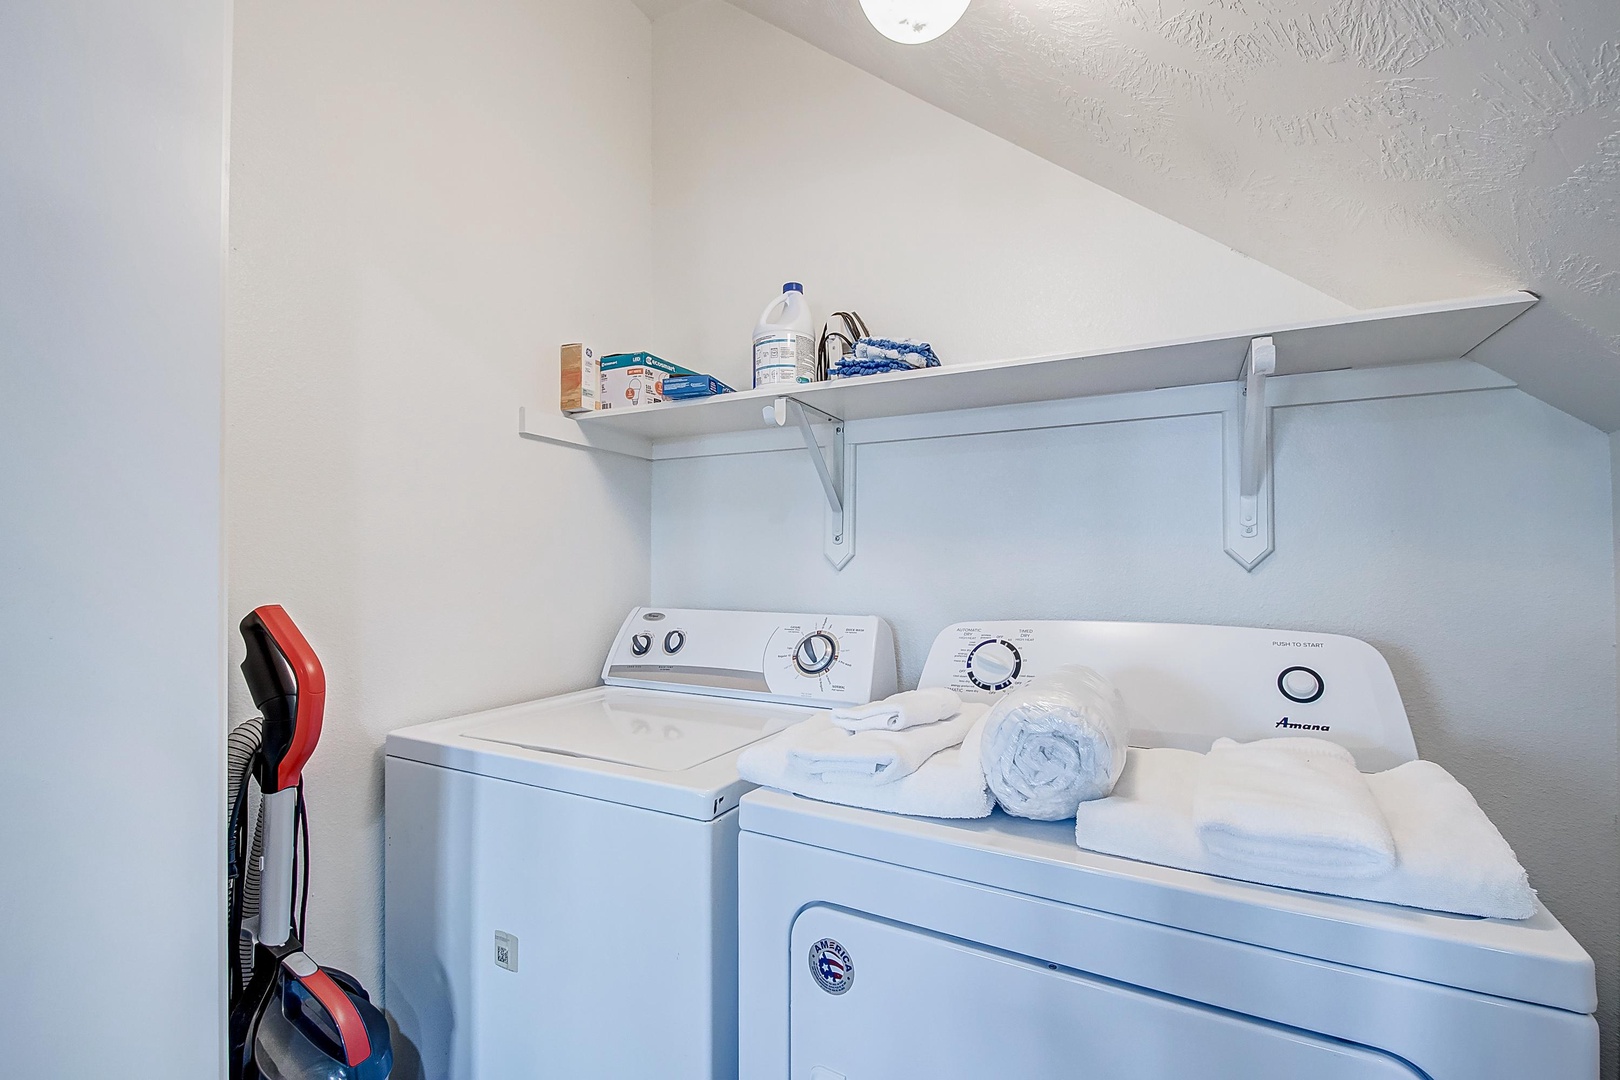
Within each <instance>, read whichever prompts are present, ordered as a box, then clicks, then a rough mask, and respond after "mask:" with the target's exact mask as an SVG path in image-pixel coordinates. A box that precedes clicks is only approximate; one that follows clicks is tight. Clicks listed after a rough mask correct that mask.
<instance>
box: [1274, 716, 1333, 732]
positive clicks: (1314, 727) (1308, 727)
mask: <svg viewBox="0 0 1620 1080" xmlns="http://www.w3.org/2000/svg"><path fill="white" fill-rule="evenodd" d="M1277 726H1278V727H1280V728H1287V729H1288V730H1289V731H1332V730H1333V725H1331V724H1296V723H1294V722H1293V721H1292V720H1290V719H1288V717H1286V716H1285V717H1283V718H1282V719H1281V720H1279V721H1277Z"/></svg>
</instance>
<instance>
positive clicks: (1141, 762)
mask: <svg viewBox="0 0 1620 1080" xmlns="http://www.w3.org/2000/svg"><path fill="white" fill-rule="evenodd" d="M1203 758H1204V755H1202V754H1196V753H1193V752H1192V751H1190V750H1136V751H1133V752H1132V753H1131V758H1130V761H1128V762H1127V763H1126V765H1125V772H1124V774H1123V775H1121V776H1120V778H1119V783H1118V784H1117V785H1116V786H1115V788H1114V794H1113V795H1112V797H1110V798H1107V799H1098V800H1096V801H1094V802H1088V803H1084V804H1082V805H1081V806H1080V808H1079V810H1078V812H1077V813H1076V816H1075V838H1076V840H1078V842H1079V844H1080V846H1081V847H1083V848H1085V849H1086V850H1088V851H1097V852H1101V853H1102V854H1105V855H1119V856H1122V857H1124V858H1127V859H1136V860H1138V861H1140V862H1149V863H1156V864H1158V865H1160V866H1173V867H1179V868H1180V869H1183V870H1195V871H1198V872H1200V873H1205V874H1213V875H1216V876H1218V877H1228V878H1235V879H1237V880H1239V881H1254V882H1259V883H1261V884H1263V885H1278V886H1281V887H1283V888H1289V889H1300V890H1303V891H1305V892H1315V893H1327V894H1329V895H1332V896H1348V897H1353V898H1356V899H1361V900H1377V901H1381V902H1383V903H1386V904H1401V905H1403V906H1406V907H1416V908H1426V909H1428V910H1430V911H1449V912H1456V913H1458V914H1461V915H1479V916H1483V917H1485V918H1488V919H1528V918H1529V917H1530V916H1531V915H1533V914H1535V910H1536V894H1535V891H1534V890H1533V889H1531V888H1530V882H1529V879H1528V878H1527V877H1526V876H1525V872H1524V868H1523V867H1521V866H1520V865H1519V862H1518V860H1517V859H1516V858H1514V856H1513V849H1512V848H1510V847H1509V846H1508V843H1507V841H1506V840H1504V839H1503V838H1502V834H1501V833H1499V832H1497V831H1496V826H1494V825H1492V824H1491V821H1490V819H1489V818H1488V817H1486V816H1485V812H1484V811H1483V810H1481V809H1480V808H1479V804H1478V803H1476V802H1475V801H1474V797H1473V796H1472V795H1470V794H1469V793H1468V789H1467V788H1465V787H1463V786H1462V785H1461V784H1459V783H1458V782H1457V781H1456V780H1454V779H1453V778H1452V776H1451V774H1450V773H1448V772H1446V770H1444V769H1442V768H1441V767H1440V766H1438V765H1436V764H1434V763H1433V762H1432V761H1411V762H1408V763H1406V764H1405V765H1400V766H1397V767H1395V768H1393V769H1390V770H1388V771H1387V772H1381V773H1373V774H1371V775H1369V776H1367V777H1366V781H1367V786H1368V788H1369V789H1371V791H1372V795H1373V800H1374V801H1375V802H1376V803H1377V805H1378V808H1379V810H1380V811H1381V812H1382V813H1383V815H1384V821H1385V822H1386V823H1387V824H1388V826H1389V831H1390V834H1391V836H1393V837H1394V840H1395V868H1394V869H1393V870H1391V871H1390V872H1389V873H1387V874H1385V875H1383V876H1382V877H1377V878H1360V879H1355V878H1350V879H1347V878H1330V877H1323V876H1321V875H1317V874H1310V873H1304V872H1287V871H1281V870H1263V869H1258V868H1255V867H1252V866H1241V865H1238V864H1236V863H1234V862H1232V861H1230V860H1228V859H1223V858H1220V857H1218V856H1215V855H1212V854H1210V853H1209V852H1207V851H1205V850H1204V846H1203V844H1202V843H1200V842H1199V839H1198V830H1197V829H1196V827H1195V826H1194V824H1193V799H1194V788H1195V787H1196V786H1197V783H1198V778H1199V773H1200V771H1201V769H1202V765H1203Z"/></svg>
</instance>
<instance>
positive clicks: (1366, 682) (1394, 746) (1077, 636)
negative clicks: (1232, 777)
mask: <svg viewBox="0 0 1620 1080" xmlns="http://www.w3.org/2000/svg"><path fill="white" fill-rule="evenodd" d="M1064 664H1083V665H1085V666H1086V667H1090V668H1093V669H1095V670H1097V671H1099V672H1101V673H1102V674H1103V675H1105V676H1107V677H1108V678H1109V679H1110V680H1111V681H1112V682H1113V683H1114V685H1115V686H1117V687H1118V688H1119V691H1120V694H1121V695H1122V696H1123V697H1124V699H1125V704H1126V706H1127V707H1128V708H1129V709H1130V711H1131V743H1132V745H1134V746H1174V747H1181V748H1183V749H1188V750H1207V749H1209V746H1210V744H1211V743H1213V742H1214V741H1215V740H1216V739H1218V738H1221V737H1223V736H1224V737H1227V738H1232V739H1238V740H1240V741H1242V740H1249V739H1260V738H1266V737H1268V736H1279V735H1311V736H1315V737H1317V738H1323V739H1330V740H1332V741H1334V742H1337V743H1340V744H1341V745H1343V746H1345V747H1346V748H1347V749H1349V750H1350V751H1351V752H1352V753H1353V754H1355V756H1356V760H1357V762H1358V763H1359V764H1360V765H1361V767H1362V768H1364V769H1386V768H1391V767H1393V766H1395V765H1398V764H1400V763H1401V762H1404V761H1412V760H1414V759H1415V758H1416V757H1417V749H1416V747H1415V746H1414V744H1413V742H1412V729H1411V725H1410V724H1409V722H1408V721H1407V717H1406V708H1405V706H1404V705H1403V704H1402V703H1401V696H1400V691H1399V690H1398V689H1397V688H1396V686H1395V677H1394V675H1392V674H1391V673H1390V670H1389V665H1388V664H1387V663H1386V662H1385V661H1384V658H1383V656H1382V655H1380V654H1379V652H1378V650H1377V649H1374V648H1373V647H1372V646H1371V645H1369V644H1367V643H1366V642H1365V641H1361V640H1358V639H1356V638H1351V637H1341V636H1338V635H1334V634H1311V633H1305V632H1303V631H1294V630H1265V629H1257V628H1252V627H1242V626H1190V625H1185V624H1178V623H1112V622H1041V621H1031V622H1015V621H1004V620H996V621H986V622H971V623H957V624H956V625H954V626H948V627H946V628H945V629H944V630H942V631H940V633H939V636H938V637H936V638H935V639H934V646H933V648H932V649H931V650H930V651H929V654H928V661H927V663H926V664H925V665H924V667H923V674H922V680H921V682H920V685H921V686H946V687H949V688H951V689H952V690H955V691H956V692H957V693H958V694H961V695H962V696H963V697H964V698H967V699H973V700H980V701H992V700H994V699H996V698H997V697H999V696H1001V695H1002V694H1003V693H1006V692H1007V691H1009V690H1013V689H1016V688H1018V687H1021V686H1024V685H1026V684H1028V683H1029V682H1030V681H1031V680H1033V679H1037V678H1039V677H1040V676H1041V674H1042V673H1043V672H1048V671H1051V670H1053V669H1054V668H1058V667H1061V666H1063V665H1064Z"/></svg>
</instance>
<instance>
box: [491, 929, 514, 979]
mask: <svg viewBox="0 0 1620 1080" xmlns="http://www.w3.org/2000/svg"><path fill="white" fill-rule="evenodd" d="M517 946H518V939H517V937H516V935H513V934H508V933H507V932H506V931H505V930H497V931H495V963H496V964H498V965H499V966H501V967H503V968H505V969H506V970H507V971H516V970H517Z"/></svg>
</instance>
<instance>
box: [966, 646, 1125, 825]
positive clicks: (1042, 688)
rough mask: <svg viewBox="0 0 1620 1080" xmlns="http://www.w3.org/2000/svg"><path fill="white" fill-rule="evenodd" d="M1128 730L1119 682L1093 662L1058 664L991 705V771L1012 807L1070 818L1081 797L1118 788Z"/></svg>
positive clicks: (996, 790)
mask: <svg viewBox="0 0 1620 1080" xmlns="http://www.w3.org/2000/svg"><path fill="white" fill-rule="evenodd" d="M1129 736H1130V721H1129V718H1128V716H1127V713H1126V709H1125V702H1124V701H1123V700H1122V699H1121V698H1120V695H1119V691H1118V690H1116V689H1115V688H1114V684H1113V683H1111V682H1109V681H1108V680H1107V679H1105V678H1103V677H1102V676H1101V675H1099V674H1097V673H1096V672H1095V671H1092V670H1091V669H1090V668H1086V667H1079V666H1077V665H1076V666H1069V667H1062V668H1058V669H1057V670H1056V671H1054V672H1052V673H1051V674H1050V675H1047V676H1044V677H1042V678H1038V679H1035V680H1033V681H1031V682H1030V683H1029V684H1028V685H1027V686H1023V687H1020V688H1019V689H1017V690H1014V691H1012V692H1011V693H1009V694H1007V695H1006V696H1005V697H1003V698H1002V699H1001V700H1000V701H998V702H996V704H995V705H993V706H991V708H990V715H989V716H987V717H985V726H984V778H985V781H986V782H987V783H988V784H989V785H990V791H991V792H992V793H993V794H994V795H995V797H996V801H997V802H999V803H1000V804H1001V808H1002V809H1003V810H1006V811H1007V813H1009V814H1015V815H1017V816H1018V817H1027V818H1034V819H1035V820H1037V821H1057V820H1060V819H1062V818H1070V817H1073V816H1074V813H1075V809H1076V808H1077V807H1078V806H1079V805H1080V803H1082V802H1084V801H1086V800H1087V799H1100V798H1102V797H1103V796H1104V795H1107V794H1108V793H1109V792H1110V791H1112V790H1113V789H1114V782H1115V781H1116V780H1118V779H1119V774H1120V772H1121V770H1123V769H1124V768H1125V753H1126V741H1127V739H1128V738H1129Z"/></svg>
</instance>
